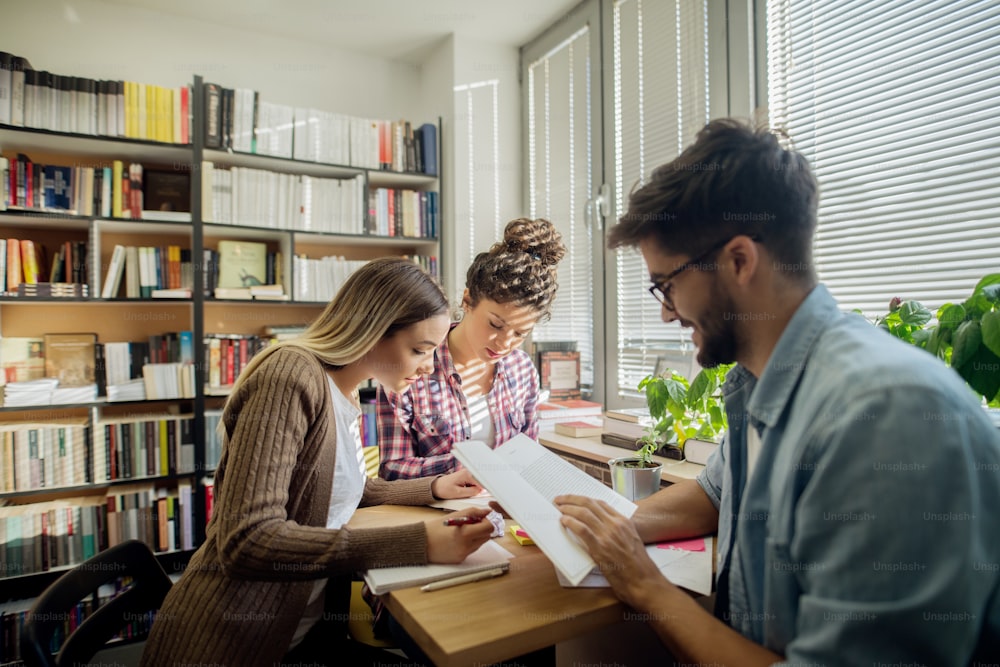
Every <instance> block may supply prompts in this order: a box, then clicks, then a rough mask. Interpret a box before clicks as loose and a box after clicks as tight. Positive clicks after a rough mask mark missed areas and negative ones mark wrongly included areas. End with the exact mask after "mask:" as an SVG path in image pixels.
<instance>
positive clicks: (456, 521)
mask: <svg viewBox="0 0 1000 667" xmlns="http://www.w3.org/2000/svg"><path fill="white" fill-rule="evenodd" d="M482 520H483V517H481V516H456V517H452V518H451V519H445V520H444V525H446V526H465V525H467V524H470V523H479V522H480V521H482Z"/></svg>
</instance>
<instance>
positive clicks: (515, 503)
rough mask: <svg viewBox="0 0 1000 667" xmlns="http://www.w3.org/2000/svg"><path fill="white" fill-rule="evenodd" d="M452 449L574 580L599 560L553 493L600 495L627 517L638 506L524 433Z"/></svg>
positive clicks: (577, 582)
mask: <svg viewBox="0 0 1000 667" xmlns="http://www.w3.org/2000/svg"><path fill="white" fill-rule="evenodd" d="M453 451H454V452H455V458H457V459H458V461H459V462H460V463H461V464H462V465H464V466H465V467H466V468H468V469H469V472H470V473H472V476H473V477H475V478H476V479H477V480H478V481H479V482H480V483H481V484H482V485H483V487H485V488H486V489H487V490H488V491H489V492H490V493H492V494H493V496H494V497H495V498H496V499H497V501H498V502H499V503H500V505H501V506H502V507H503V508H504V509H505V510H506V511H507V513H508V514H510V516H511V517H512V518H513V519H514V521H515V522H516V523H519V524H520V525H521V527H522V528H523V529H524V530H525V532H527V533H528V534H529V535H531V539H532V540H534V542H535V544H537V545H538V547H539V548H540V549H541V550H542V552H543V553H544V554H545V555H546V556H548V558H549V560H550V561H552V564H553V566H555V568H556V570H557V571H558V572H559V573H561V574H562V576H563V577H564V578H565V579H566V580H567V581H568V582H569V584H570V585H572V586H576V585H578V584H579V583H580V582H581V581H583V579H584V578H585V577H586V576H587V575H588V574H590V572H591V571H592V570H593V569H594V567H595V565H596V563H595V562H594V559H593V558H591V557H590V555H589V554H588V553H587V551H586V550H585V549H584V548H583V547H582V546H581V545H580V543H579V542H578V541H577V540H576V538H574V537H573V536H572V535H571V534H570V533H569V532H568V531H567V530H566V529H565V528H563V527H562V524H560V518H561V517H562V513H561V512H560V511H559V510H558V508H556V506H555V505H553V504H552V500H553V498H555V497H556V496H559V495H563V494H575V495H581V496H587V497H590V498H597V499H600V500H603V501H605V502H606V503H608V504H609V505H611V507H612V508H614V509H615V510H616V511H618V512H620V513H621V514H623V515H625V516H626V517H631V516H632V514H633V513H634V512H635V510H636V505H635V503H633V502H632V501H630V500H628V499H627V498H625V497H624V496H620V495H618V494H617V493H615V492H614V491H612V490H611V489H610V488H608V487H606V486H604V484H602V483H601V482H599V481H597V480H596V479H594V478H593V477H591V476H590V475H588V474H587V473H585V472H583V471H582V470H580V469H579V468H577V467H576V466H574V465H573V464H571V463H569V462H568V461H565V460H563V459H561V458H560V457H559V456H557V455H556V454H554V453H552V452H550V451H549V450H548V449H546V448H545V447H543V446H542V445H540V444H538V443H537V442H535V441H534V440H532V439H531V438H529V437H528V436H526V435H524V434H520V435H518V436H516V437H515V438H513V439H511V440H509V441H507V442H506V443H504V445H503V447H499V448H497V449H490V448H489V447H488V446H487V445H486V444H485V443H483V442H479V441H477V440H469V441H466V442H459V443H457V444H456V445H455V447H454V449H453Z"/></svg>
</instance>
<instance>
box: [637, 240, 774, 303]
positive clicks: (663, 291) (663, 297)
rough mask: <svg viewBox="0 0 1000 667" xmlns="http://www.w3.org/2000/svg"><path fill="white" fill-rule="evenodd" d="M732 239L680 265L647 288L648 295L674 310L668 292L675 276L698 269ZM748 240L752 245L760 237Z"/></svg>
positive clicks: (757, 241)
mask: <svg viewBox="0 0 1000 667" xmlns="http://www.w3.org/2000/svg"><path fill="white" fill-rule="evenodd" d="M733 238H736V237H733ZM733 238H728V239H726V240H725V241H721V242H719V243H716V244H715V245H713V246H712V247H711V248H709V249H708V250H706V251H705V252H703V253H701V254H700V255H698V256H697V257H695V258H694V259H692V260H691V261H689V262H685V263H684V264H681V265H680V266H678V267H677V268H676V269H674V270H673V271H671V272H670V273H668V274H667V275H666V276H664V277H663V280H661V281H659V282H658V283H656V284H655V285H652V286H651V287H650V288H649V293H650V294H652V295H653V297H654V298H655V299H656V300H657V301H659V302H660V303H661V304H663V305H664V306H666V307H667V308H669V309H670V310H674V300H673V298H672V297H671V296H670V291H671V289H672V288H673V283H672V281H673V279H674V278H676V277H677V276H679V275H680V274H682V273H684V272H685V271H687V270H688V269H691V268H695V267H700V266H701V265H702V264H703V263H704V261H705V260H706V259H708V258H709V257H710V256H711V255H712V254H714V253H716V252H718V251H719V250H722V248H723V247H725V245H726V244H727V243H729V242H730V241H732V240H733ZM750 240H751V241H753V242H754V243H760V237H759V236H751V237H750Z"/></svg>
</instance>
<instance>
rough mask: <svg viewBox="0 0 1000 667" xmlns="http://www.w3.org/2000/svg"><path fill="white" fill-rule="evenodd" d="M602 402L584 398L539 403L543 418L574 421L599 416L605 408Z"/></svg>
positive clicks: (540, 417)
mask: <svg viewBox="0 0 1000 667" xmlns="http://www.w3.org/2000/svg"><path fill="white" fill-rule="evenodd" d="M603 409H604V408H603V406H602V405H601V404H600V403H594V402H593V401H584V400H582V399H569V400H552V401H546V402H545V403H539V405H538V418H539V419H541V420H559V421H573V420H575V419H579V418H580V417H598V416H600V414H601V411H602V410H603Z"/></svg>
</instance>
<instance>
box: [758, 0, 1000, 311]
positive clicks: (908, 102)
mask: <svg viewBox="0 0 1000 667" xmlns="http://www.w3.org/2000/svg"><path fill="white" fill-rule="evenodd" d="M767 33H768V34H767V39H768V78H769V105H770V122H771V124H772V126H774V127H779V128H782V129H784V130H785V131H786V132H787V133H788V134H789V136H790V137H791V139H792V141H793V142H794V144H795V147H796V148H798V149H799V150H800V151H802V152H803V153H804V154H805V155H806V156H807V157H808V158H809V161H810V162H811V163H812V165H813V168H814V169H815V173H816V176H817V178H818V179H819V183H820V192H821V199H820V208H819V229H818V233H817V236H816V247H815V253H816V263H817V268H818V272H819V277H820V279H821V280H822V281H823V282H825V283H826V284H827V285H828V286H829V287H830V289H831V291H832V292H833V294H834V296H835V297H836V298H837V299H838V300H839V301H840V305H841V306H842V307H843V308H844V309H851V308H860V309H862V310H863V311H865V312H867V313H884V312H885V311H886V309H887V307H888V303H889V300H890V299H891V298H892V297H894V296H899V297H902V298H904V299H905V298H914V299H918V300H920V301H922V302H923V303H924V305H926V306H928V307H930V308H932V309H936V308H937V307H939V306H940V305H941V304H942V303H944V302H947V301H959V300H962V299H964V298H965V297H967V296H968V295H969V293H970V292H971V289H972V287H973V286H974V285H975V283H976V282H977V280H978V279H979V278H980V277H982V276H983V275H984V274H986V273H988V272H995V271H997V270H1000V239H998V235H997V230H998V228H1000V224H998V220H1000V114H998V113H997V107H998V105H1000V4H998V3H997V2H996V1H995V0H938V1H933V0H926V1H923V2H912V1H909V0H885V1H884V2H879V3H869V2H863V1H855V2H848V3H845V2H843V1H841V0H813V1H812V2H795V1H792V0H770V1H769V2H768V10H767Z"/></svg>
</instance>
